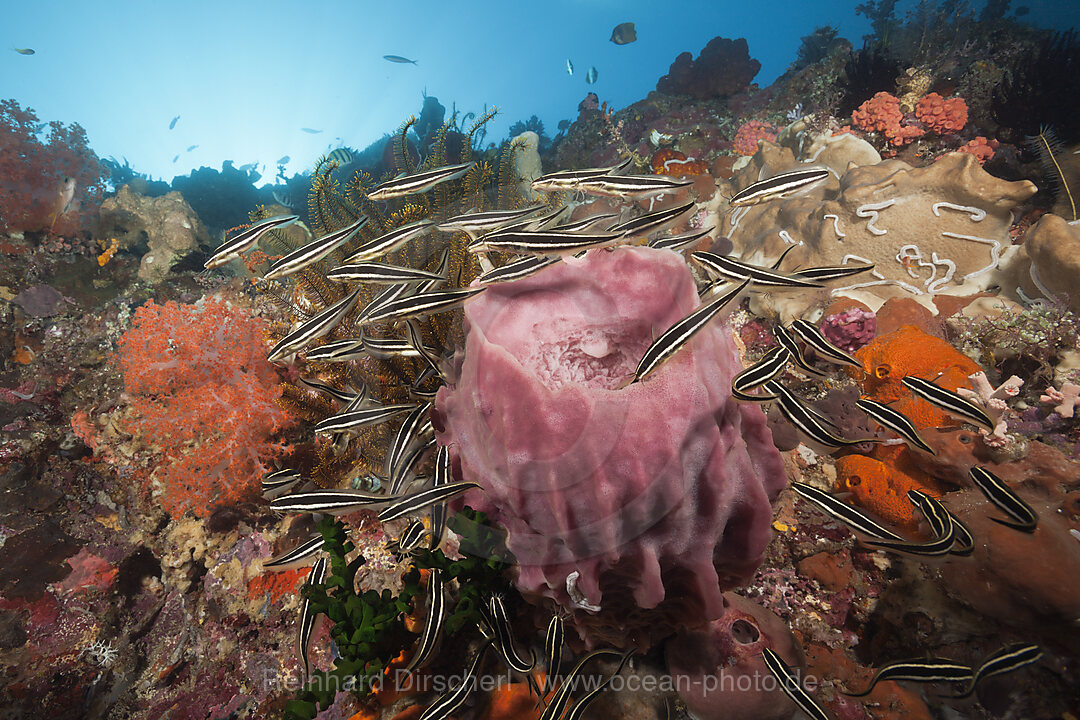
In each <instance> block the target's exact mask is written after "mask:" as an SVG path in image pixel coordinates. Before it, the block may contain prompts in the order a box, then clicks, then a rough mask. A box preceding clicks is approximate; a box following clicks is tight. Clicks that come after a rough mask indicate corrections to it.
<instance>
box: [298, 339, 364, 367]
mask: <svg viewBox="0 0 1080 720" xmlns="http://www.w3.org/2000/svg"><path fill="white" fill-rule="evenodd" d="M363 356H364V341H363V340H362V339H360V338H344V339H342V340H334V341H333V342H328V343H326V344H325V345H320V346H319V347H317V348H312V349H311V350H308V351H307V352H306V353H305V354H304V357H305V358H306V359H307V360H309V361H312V362H348V361H349V360H357V359H359V358H362V357H363Z"/></svg>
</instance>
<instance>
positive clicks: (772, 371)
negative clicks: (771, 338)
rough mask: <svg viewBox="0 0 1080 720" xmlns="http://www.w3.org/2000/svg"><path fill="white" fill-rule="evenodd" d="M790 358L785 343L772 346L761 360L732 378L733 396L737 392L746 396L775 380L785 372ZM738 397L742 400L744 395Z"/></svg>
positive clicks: (755, 398)
mask: <svg viewBox="0 0 1080 720" xmlns="http://www.w3.org/2000/svg"><path fill="white" fill-rule="evenodd" d="M789 360H791V352H790V351H789V350H788V349H787V348H786V347H784V346H783V345H777V346H776V347H773V348H770V349H769V351H768V352H766V353H765V355H764V356H763V357H762V358H761V360H759V361H758V362H756V363H754V364H753V365H751V366H750V367H748V368H746V369H745V370H743V371H742V372H741V373H739V374H738V375H736V376H735V377H733V378H732V379H731V390H732V396H735V393H736V392H738V393H739V395H740V396H745V395H746V394H747V393H748V392H749V391H751V390H753V389H754V388H757V387H760V386H762V385H764V384H765V383H767V382H769V381H770V380H775V379H776V377H777V376H778V375H780V373H782V372H784V368H786V367H787V364H788V361H789ZM750 397H752V398H753V399H754V400H757V399H759V398H757V397H755V396H753V395H751V396H750ZM736 399H737V400H741V399H742V397H736Z"/></svg>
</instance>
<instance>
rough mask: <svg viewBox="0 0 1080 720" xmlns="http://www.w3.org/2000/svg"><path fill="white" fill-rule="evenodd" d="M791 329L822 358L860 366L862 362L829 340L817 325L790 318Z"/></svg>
mask: <svg viewBox="0 0 1080 720" xmlns="http://www.w3.org/2000/svg"><path fill="white" fill-rule="evenodd" d="M791 331H792V332H794V333H795V334H796V335H798V336H799V339H800V340H802V341H803V342H804V343H806V344H807V345H808V346H809V347H811V348H813V349H814V352H816V353H817V354H818V355H821V356H822V357H823V358H825V359H827V360H833V361H835V362H838V363H841V364H843V365H851V366H853V367H857V368H860V369H861V368H862V366H863V365H862V363H861V362H859V361H858V360H856V359H855V358H854V357H852V356H851V354H849V353H847V352H845V351H843V350H841V349H840V348H838V347H836V346H835V345H833V344H832V343H831V342H829V339H828V338H827V337H825V334H824V333H822V332H821V330H820V329H818V326H817V325H814V324H813V323H808V322H806V321H805V320H801V319H800V320H792V321H791Z"/></svg>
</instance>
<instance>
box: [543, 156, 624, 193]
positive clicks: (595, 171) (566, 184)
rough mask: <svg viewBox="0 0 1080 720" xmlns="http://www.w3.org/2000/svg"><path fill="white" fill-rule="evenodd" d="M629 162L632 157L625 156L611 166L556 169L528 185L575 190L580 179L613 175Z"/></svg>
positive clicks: (557, 189)
mask: <svg viewBox="0 0 1080 720" xmlns="http://www.w3.org/2000/svg"><path fill="white" fill-rule="evenodd" d="M631 162H633V158H627V159H625V160H623V161H622V162H621V163H619V164H618V165H612V166H611V167H603V168H586V169H584V170H556V171H555V172H550V173H547V174H546V175H541V176H540V177H538V178H536V179H535V180H533V181H532V183H531V185H530V187H532V189H533V190H536V191H537V192H561V191H565V190H576V189H577V187H578V185H579V184H580V183H581V182H582V181H584V180H592V179H594V178H599V177H603V176H604V175H614V174H615V173H617V172H619V171H620V170H623V169H625V168H626V167H628V166H629V165H630V163H631Z"/></svg>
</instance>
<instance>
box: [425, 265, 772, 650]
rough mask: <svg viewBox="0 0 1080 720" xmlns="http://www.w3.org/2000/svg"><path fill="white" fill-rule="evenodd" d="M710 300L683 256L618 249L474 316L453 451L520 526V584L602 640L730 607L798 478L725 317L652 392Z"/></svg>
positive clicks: (453, 422)
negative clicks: (752, 395) (743, 384)
mask: <svg viewBox="0 0 1080 720" xmlns="http://www.w3.org/2000/svg"><path fill="white" fill-rule="evenodd" d="M698 305H699V301H698V297H697V290H696V287H695V284H694V280H693V278H692V277H691V275H690V272H689V269H688V268H687V266H686V263H685V262H684V261H683V259H682V258H681V257H679V256H678V255H676V254H675V253H673V252H670V251H667V250H653V249H650V248H619V249H617V250H614V251H591V252H589V253H588V254H586V255H585V256H584V257H582V258H568V259H566V260H564V261H562V262H560V263H557V264H556V265H554V266H552V267H551V268H548V269H546V270H544V271H542V272H540V273H538V274H536V275H534V276H532V277H528V278H524V279H521V280H518V281H516V282H513V283H508V284H503V285H495V286H492V287H490V288H489V289H488V290H487V291H486V292H485V293H483V294H482V295H480V296H479V297H477V298H476V299H475V300H473V301H471V302H470V303H469V304H468V305H467V306H466V310H465V320H466V331H467V338H466V343H465V352H464V354H463V355H462V356H459V363H460V364H459V367H458V368H457V377H456V380H455V381H454V382H453V384H452V385H451V386H448V387H446V388H443V389H442V390H440V392H439V396H438V398H437V400H436V407H437V411H438V416H439V419H440V421H441V423H442V428H441V430H440V437H439V440H440V442H442V443H443V444H447V445H449V446H450V447H451V449H452V453H453V456H454V459H455V467H456V469H457V470H458V472H460V475H461V476H462V477H463V478H464V479H467V480H473V481H475V482H478V483H480V484H481V486H482V487H483V492H478V491H473V492H472V493H471V494H470V495H469V496H467V497H466V501H467V502H468V504H470V505H472V506H473V507H476V508H477V509H480V510H483V511H485V512H487V513H488V514H489V515H491V516H492V517H493V518H494V519H495V520H496V521H497V522H499V523H500V524H501V525H503V526H504V527H505V528H506V529H507V530H508V531H509V539H508V544H509V547H510V550H511V551H512V552H513V553H514V554H515V555H516V557H517V560H518V562H519V564H520V574H519V577H518V587H519V588H520V589H521V590H522V591H523V592H525V593H527V594H532V595H534V596H537V595H538V596H543V597H547V598H551V599H553V600H555V601H556V602H557V603H558V604H559V605H561V606H562V607H564V608H567V609H574V610H575V612H574V617H575V623H576V625H577V629H578V632H579V634H580V636H581V637H582V639H583V640H584V642H585V644H587V645H594V644H598V643H600V642H615V643H617V644H620V645H623V646H625V645H626V644H627V643H628V642H629V643H633V644H636V645H638V646H639V647H645V646H648V645H650V644H652V643H654V642H657V641H658V640H660V639H661V638H663V637H664V636H666V635H667V634H670V633H671V632H672V630H673V628H674V627H676V626H678V625H690V626H692V625H695V624H703V623H705V622H708V621H710V620H713V619H716V618H719V617H720V616H721V615H722V614H723V612H724V602H723V597H722V594H721V593H722V590H724V589H725V588H731V587H734V586H737V585H739V584H741V583H742V582H744V581H745V580H746V578H747V577H748V576H749V575H750V574H751V573H752V572H753V571H754V569H755V568H756V567H757V566H758V564H759V562H760V560H761V557H762V554H763V552H764V550H765V546H766V544H767V543H768V541H769V538H770V534H771V526H770V520H771V513H772V508H771V501H772V500H773V499H774V498H775V496H776V494H777V493H778V492H779V491H780V490H781V488H783V486H784V485H785V483H786V478H785V474H784V469H783V464H782V461H781V458H780V455H779V453H778V452H777V451H776V449H775V448H774V447H773V444H772V438H771V435H770V434H769V431H768V430H767V428H766V424H765V416H764V415H763V414H762V412H761V410H760V409H758V407H757V406H753V405H740V404H738V403H735V402H733V401H732V400H731V398H730V385H731V378H732V376H733V375H734V374H736V373H737V372H739V371H740V370H741V369H742V368H741V365H740V363H739V360H738V357H737V354H736V351H735V346H734V343H733V342H732V338H731V330H730V328H729V327H728V325H727V324H726V323H725V322H724V321H723V320H722V319H716V320H714V321H713V323H712V324H711V325H710V326H709V327H708V328H706V329H705V330H704V331H702V332H701V333H700V334H698V335H697V336H696V337H695V338H694V339H693V340H692V341H691V342H690V344H689V346H688V347H686V348H684V349H683V350H682V351H680V352H679V353H678V354H676V355H675V356H674V358H672V359H671V360H670V361H669V362H668V363H667V364H666V365H664V366H663V367H661V368H660V369H659V370H657V371H656V372H654V373H653V374H652V375H650V376H649V377H648V378H646V380H645V381H644V382H641V383H634V384H631V385H626V382H627V380H628V379H629V378H630V377H632V376H633V374H634V370H635V368H636V366H637V363H638V361H639V360H640V358H641V356H642V354H643V353H644V352H645V349H646V348H647V347H648V346H649V344H650V342H651V341H652V340H653V339H654V338H656V337H658V336H659V335H660V334H661V333H663V332H664V331H665V330H666V329H668V328H669V327H670V326H671V325H672V324H674V323H675V322H676V321H677V320H679V319H680V318H682V317H683V316H685V315H686V314H687V313H688V312H689V311H691V310H692V309H694V308H695V307H697V306H698Z"/></svg>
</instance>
